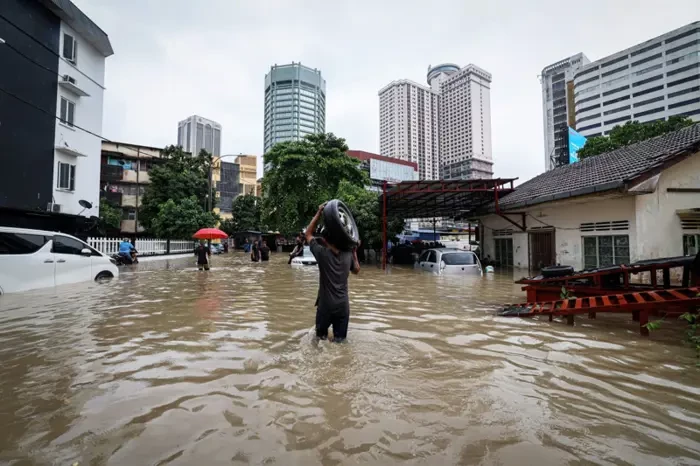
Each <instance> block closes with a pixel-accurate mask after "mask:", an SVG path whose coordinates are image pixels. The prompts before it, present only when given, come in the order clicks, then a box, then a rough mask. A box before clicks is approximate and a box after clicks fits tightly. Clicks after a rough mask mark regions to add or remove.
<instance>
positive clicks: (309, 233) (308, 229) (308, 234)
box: [306, 202, 326, 243]
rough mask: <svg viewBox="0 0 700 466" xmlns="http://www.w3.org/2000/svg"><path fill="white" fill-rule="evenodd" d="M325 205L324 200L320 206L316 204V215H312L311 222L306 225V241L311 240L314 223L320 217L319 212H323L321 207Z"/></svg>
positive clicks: (309, 241)
mask: <svg viewBox="0 0 700 466" xmlns="http://www.w3.org/2000/svg"><path fill="white" fill-rule="evenodd" d="M324 207H326V203H325V202H324V203H323V204H321V205H320V206H318V210H317V211H316V215H314V218H312V219H311V222H310V223H309V226H307V227H306V242H307V243H311V240H312V239H314V232H315V231H316V225H317V224H318V221H319V220H320V218H321V214H322V213H323V208H324Z"/></svg>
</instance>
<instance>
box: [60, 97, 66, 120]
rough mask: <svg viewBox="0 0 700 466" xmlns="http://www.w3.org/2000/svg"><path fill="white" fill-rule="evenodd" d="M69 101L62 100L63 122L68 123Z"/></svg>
mask: <svg viewBox="0 0 700 466" xmlns="http://www.w3.org/2000/svg"><path fill="white" fill-rule="evenodd" d="M67 106H68V101H67V100H66V99H63V98H62V99H61V122H63V123H65V122H66V116H67V115H68V109H67V108H66V107H67Z"/></svg>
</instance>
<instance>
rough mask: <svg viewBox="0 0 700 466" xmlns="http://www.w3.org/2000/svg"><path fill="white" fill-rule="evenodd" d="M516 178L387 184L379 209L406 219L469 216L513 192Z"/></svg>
mask: <svg viewBox="0 0 700 466" xmlns="http://www.w3.org/2000/svg"><path fill="white" fill-rule="evenodd" d="M516 179H517V178H507V179H501V178H498V179H493V180H488V179H486V180H482V179H477V180H425V181H403V182H401V183H397V184H387V183H385V185H384V189H383V191H382V195H381V197H380V203H381V204H380V205H382V206H383V205H384V200H386V213H387V214H388V213H391V214H392V215H398V216H400V217H403V218H435V217H455V216H468V215H470V214H471V213H473V212H475V211H476V210H477V209H478V208H480V207H483V206H485V205H487V204H489V203H491V202H495V203H496V205H498V198H499V197H502V196H505V195H506V194H510V193H512V192H513V191H514V188H513V181H515V180H516Z"/></svg>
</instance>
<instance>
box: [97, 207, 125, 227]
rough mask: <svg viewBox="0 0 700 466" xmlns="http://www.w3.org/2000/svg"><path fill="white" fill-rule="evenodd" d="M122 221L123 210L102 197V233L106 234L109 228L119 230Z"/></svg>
mask: <svg viewBox="0 0 700 466" xmlns="http://www.w3.org/2000/svg"><path fill="white" fill-rule="evenodd" d="M121 223H122V210H121V209H120V208H119V207H115V206H113V205H112V204H111V203H110V202H108V201H107V200H106V199H100V223H99V230H100V233H102V234H105V233H106V232H108V231H109V230H115V229H116V230H118V229H119V228H120V226H121Z"/></svg>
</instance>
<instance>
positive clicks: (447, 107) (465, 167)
mask: <svg viewBox="0 0 700 466" xmlns="http://www.w3.org/2000/svg"><path fill="white" fill-rule="evenodd" d="M427 80H428V84H429V86H424V85H421V84H418V83H415V82H413V81H410V80H406V79H402V80H398V81H393V82H391V83H389V84H388V85H386V86H385V87H383V88H382V89H380V91H379V148H380V152H381V155H384V156H387V157H393V158H398V159H401V160H405V161H409V162H413V163H416V164H418V174H419V177H420V179H421V180H435V179H440V178H443V179H472V178H490V177H491V176H492V168H491V167H492V165H493V157H492V151H491V94H490V93H491V90H490V88H491V75H490V74H489V73H488V72H486V71H484V70H482V69H481V68H479V67H477V66H475V65H467V66H465V67H464V68H459V67H458V66H457V65H454V64H451V63H443V64H440V65H437V66H431V67H429V68H428V74H427Z"/></svg>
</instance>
